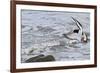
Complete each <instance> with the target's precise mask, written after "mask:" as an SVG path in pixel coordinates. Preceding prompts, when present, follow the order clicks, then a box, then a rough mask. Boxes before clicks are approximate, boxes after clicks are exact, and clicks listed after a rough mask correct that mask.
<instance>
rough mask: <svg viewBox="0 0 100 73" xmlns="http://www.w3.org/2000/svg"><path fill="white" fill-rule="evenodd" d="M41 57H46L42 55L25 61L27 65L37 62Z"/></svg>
mask: <svg viewBox="0 0 100 73" xmlns="http://www.w3.org/2000/svg"><path fill="white" fill-rule="evenodd" d="M41 57H44V55H43V54H41V55H38V56H36V57H32V58H29V59H28V60H26V61H25V63H29V62H35V61H36V60H37V59H39V58H41Z"/></svg>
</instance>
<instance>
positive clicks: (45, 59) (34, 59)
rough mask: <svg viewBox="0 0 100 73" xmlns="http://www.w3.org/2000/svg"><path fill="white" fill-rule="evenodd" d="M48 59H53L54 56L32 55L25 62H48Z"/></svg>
mask: <svg viewBox="0 0 100 73" xmlns="http://www.w3.org/2000/svg"><path fill="white" fill-rule="evenodd" d="M48 61H55V58H54V57H53V56H52V55H47V56H44V55H39V56H36V57H32V58H30V59H28V60H26V61H25V62H26V63H30V62H48Z"/></svg>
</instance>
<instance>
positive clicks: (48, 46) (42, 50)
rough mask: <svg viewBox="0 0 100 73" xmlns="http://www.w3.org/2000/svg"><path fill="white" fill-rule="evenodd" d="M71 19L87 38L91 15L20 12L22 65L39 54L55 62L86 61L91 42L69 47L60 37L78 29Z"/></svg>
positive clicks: (59, 12)
mask: <svg viewBox="0 0 100 73" xmlns="http://www.w3.org/2000/svg"><path fill="white" fill-rule="evenodd" d="M71 17H74V18H76V19H77V20H79V21H80V23H81V24H82V26H83V31H84V32H85V33H86V34H87V36H88V38H89V37H90V13H87V12H66V11H43V10H21V62H22V63H25V61H26V60H28V59H29V58H31V57H36V56H38V55H41V54H43V55H45V56H48V55H51V56H53V57H54V58H55V61H74V60H89V59H90V40H88V42H86V43H82V42H79V43H72V44H71V43H68V42H69V41H70V39H67V38H65V37H64V36H63V35H62V34H63V33H68V32H70V31H72V30H73V29H76V28H77V26H76V25H75V22H74V21H73V20H72V18H71Z"/></svg>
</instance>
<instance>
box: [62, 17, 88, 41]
mask: <svg viewBox="0 0 100 73" xmlns="http://www.w3.org/2000/svg"><path fill="white" fill-rule="evenodd" d="M71 18H72V19H73V20H74V22H75V24H76V26H77V27H78V28H77V29H74V30H73V31H71V32H69V33H65V34H63V35H64V37H65V38H67V39H70V40H78V41H82V42H87V35H86V33H84V32H83V27H82V24H81V23H80V22H79V21H78V20H77V19H75V18H73V17H71Z"/></svg>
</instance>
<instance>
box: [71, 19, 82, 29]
mask: <svg viewBox="0 0 100 73" xmlns="http://www.w3.org/2000/svg"><path fill="white" fill-rule="evenodd" d="M71 18H72V19H73V20H74V21H75V22H76V25H77V27H78V28H79V29H80V30H81V31H82V29H83V27H82V24H81V23H80V22H79V21H78V20H77V19H75V18H73V17H71Z"/></svg>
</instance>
